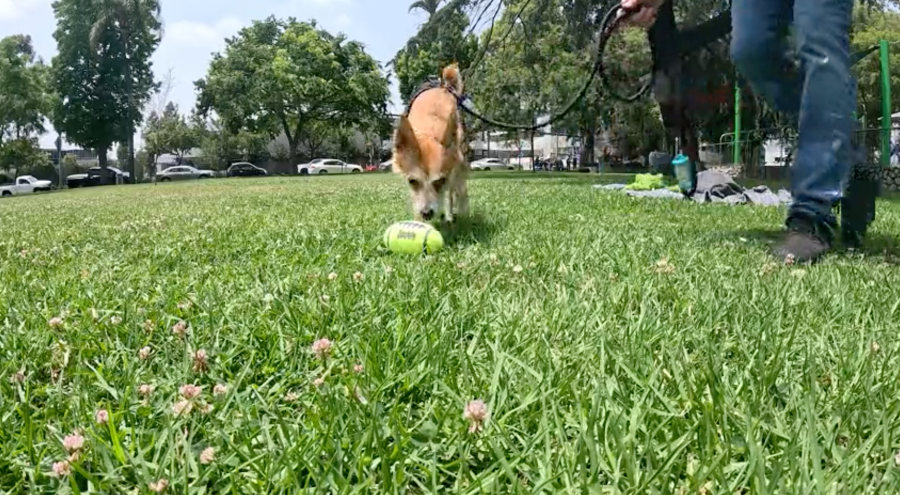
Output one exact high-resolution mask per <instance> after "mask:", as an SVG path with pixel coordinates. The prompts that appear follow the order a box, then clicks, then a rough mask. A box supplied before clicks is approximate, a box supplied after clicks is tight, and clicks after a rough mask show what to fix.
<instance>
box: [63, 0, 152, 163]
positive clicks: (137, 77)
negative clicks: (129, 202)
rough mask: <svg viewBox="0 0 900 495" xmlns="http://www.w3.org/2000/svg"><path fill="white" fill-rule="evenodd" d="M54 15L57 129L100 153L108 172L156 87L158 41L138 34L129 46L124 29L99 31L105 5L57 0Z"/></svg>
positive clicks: (97, 0)
mask: <svg viewBox="0 0 900 495" xmlns="http://www.w3.org/2000/svg"><path fill="white" fill-rule="evenodd" d="M53 10H54V13H55V14H56V20H57V25H56V31H55V32H54V33H53V36H54V38H56V42H57V46H58V48H59V54H58V55H57V56H56V57H54V59H53V67H52V74H53V76H52V82H53V88H54V90H55V93H56V94H57V95H58V99H57V102H56V108H55V109H54V126H55V127H56V128H57V130H59V131H62V132H63V133H65V135H66V139H67V140H68V141H70V142H73V143H76V144H78V145H80V146H82V147H84V148H90V149H94V150H96V151H97V155H98V161H99V165H100V168H102V169H105V168H106V167H107V163H108V157H107V153H108V151H109V148H110V146H111V145H112V144H113V143H116V142H128V141H129V140H130V139H131V137H130V136H129V134H130V133H131V131H132V130H133V128H134V124H135V119H136V118H137V119H139V118H140V117H139V113H138V112H135V111H134V107H135V106H136V105H138V106H139V105H140V104H143V99H145V98H146V96H145V95H147V94H149V91H150V88H152V73H151V72H150V65H149V54H150V53H152V51H153V50H154V49H155V47H156V45H157V44H158V42H159V37H158V36H156V35H154V34H152V33H151V34H147V35H146V36H138V35H137V34H135V35H133V36H132V37H131V41H130V42H129V43H124V42H123V37H122V33H121V31H120V30H119V27H117V26H112V25H108V26H109V27H108V28H107V29H99V28H97V21H98V19H102V18H104V16H105V15H107V13H108V9H107V4H105V3H104V2H101V1H100V0H57V1H56V2H54V3H53ZM92 33H93V36H92ZM126 76H128V77H126ZM101 177H102V180H107V179H108V174H102V175H101Z"/></svg>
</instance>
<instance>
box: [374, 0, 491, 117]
mask: <svg viewBox="0 0 900 495" xmlns="http://www.w3.org/2000/svg"><path fill="white" fill-rule="evenodd" d="M447 9H448V7H444V8H443V9H441V11H442V14H443V15H442V19H443V22H441V23H437V24H435V23H427V24H426V25H425V27H423V28H422V29H421V30H420V31H419V33H418V34H417V36H415V37H413V38H412V39H410V40H409V41H408V42H407V44H406V46H404V47H403V48H402V49H401V50H400V51H399V52H397V54H396V55H395V56H394V59H393V60H392V61H391V63H390V65H391V66H392V68H393V72H394V75H395V76H396V77H397V83H398V87H399V90H400V97H401V98H402V99H403V104H404V105H406V104H408V103H409V98H410V97H411V96H412V94H413V93H414V92H415V91H416V89H417V88H418V87H419V86H421V85H422V83H424V82H425V81H427V80H428V79H429V78H432V77H436V76H437V75H438V74H439V73H440V71H441V69H443V68H444V67H445V66H447V65H449V64H451V63H457V64H459V68H460V70H462V71H463V73H464V74H465V73H466V72H467V71H468V69H469V67H470V65H471V64H472V62H473V61H474V59H475V57H476V54H477V52H478V37H477V36H475V35H473V34H467V28H468V27H469V24H470V22H469V17H468V16H467V15H466V14H465V13H464V12H463V11H462V10H460V9H456V10H452V11H449V12H445V11H446V10H447Z"/></svg>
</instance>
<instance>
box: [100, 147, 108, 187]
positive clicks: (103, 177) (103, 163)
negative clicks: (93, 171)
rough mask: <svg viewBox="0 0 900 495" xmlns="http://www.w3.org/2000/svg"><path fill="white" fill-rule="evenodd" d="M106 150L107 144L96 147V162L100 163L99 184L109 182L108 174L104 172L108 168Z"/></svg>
mask: <svg viewBox="0 0 900 495" xmlns="http://www.w3.org/2000/svg"><path fill="white" fill-rule="evenodd" d="M107 151H109V146H107V145H103V146H101V147H100V148H98V149H97V162H98V163H99V165H100V184H103V185H106V184H109V174H107V173H106V171H107V170H108V169H109V160H107V157H106V152H107Z"/></svg>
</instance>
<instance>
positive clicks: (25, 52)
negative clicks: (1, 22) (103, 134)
mask: <svg viewBox="0 0 900 495" xmlns="http://www.w3.org/2000/svg"><path fill="white" fill-rule="evenodd" d="M48 83H49V69H48V67H47V66H46V65H44V63H43V62H42V61H41V60H40V59H38V58H37V56H36V55H35V53H34V48H33V47H32V44H31V37H29V36H25V35H14V36H7V37H5V38H3V39H2V40H0V168H2V169H6V170H12V171H13V175H15V174H17V173H18V172H19V171H20V170H28V169H30V168H32V167H36V166H38V165H43V164H45V163H46V156H45V155H44V154H43V153H41V152H40V150H39V148H38V137H39V136H40V135H41V134H43V133H44V131H45V128H44V122H45V119H46V117H47V115H48V114H49V112H50V108H51V102H52V99H51V97H50V95H49V87H48Z"/></svg>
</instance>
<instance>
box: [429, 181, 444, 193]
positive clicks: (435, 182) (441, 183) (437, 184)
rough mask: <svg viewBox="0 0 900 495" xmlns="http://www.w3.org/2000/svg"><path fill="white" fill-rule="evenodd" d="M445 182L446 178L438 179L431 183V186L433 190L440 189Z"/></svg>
mask: <svg viewBox="0 0 900 495" xmlns="http://www.w3.org/2000/svg"><path fill="white" fill-rule="evenodd" d="M445 182H447V179H438V180H436V181H434V182H432V183H431V186H432V187H434V190H435V191H440V190H441V188H442V187H444V183H445Z"/></svg>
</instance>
